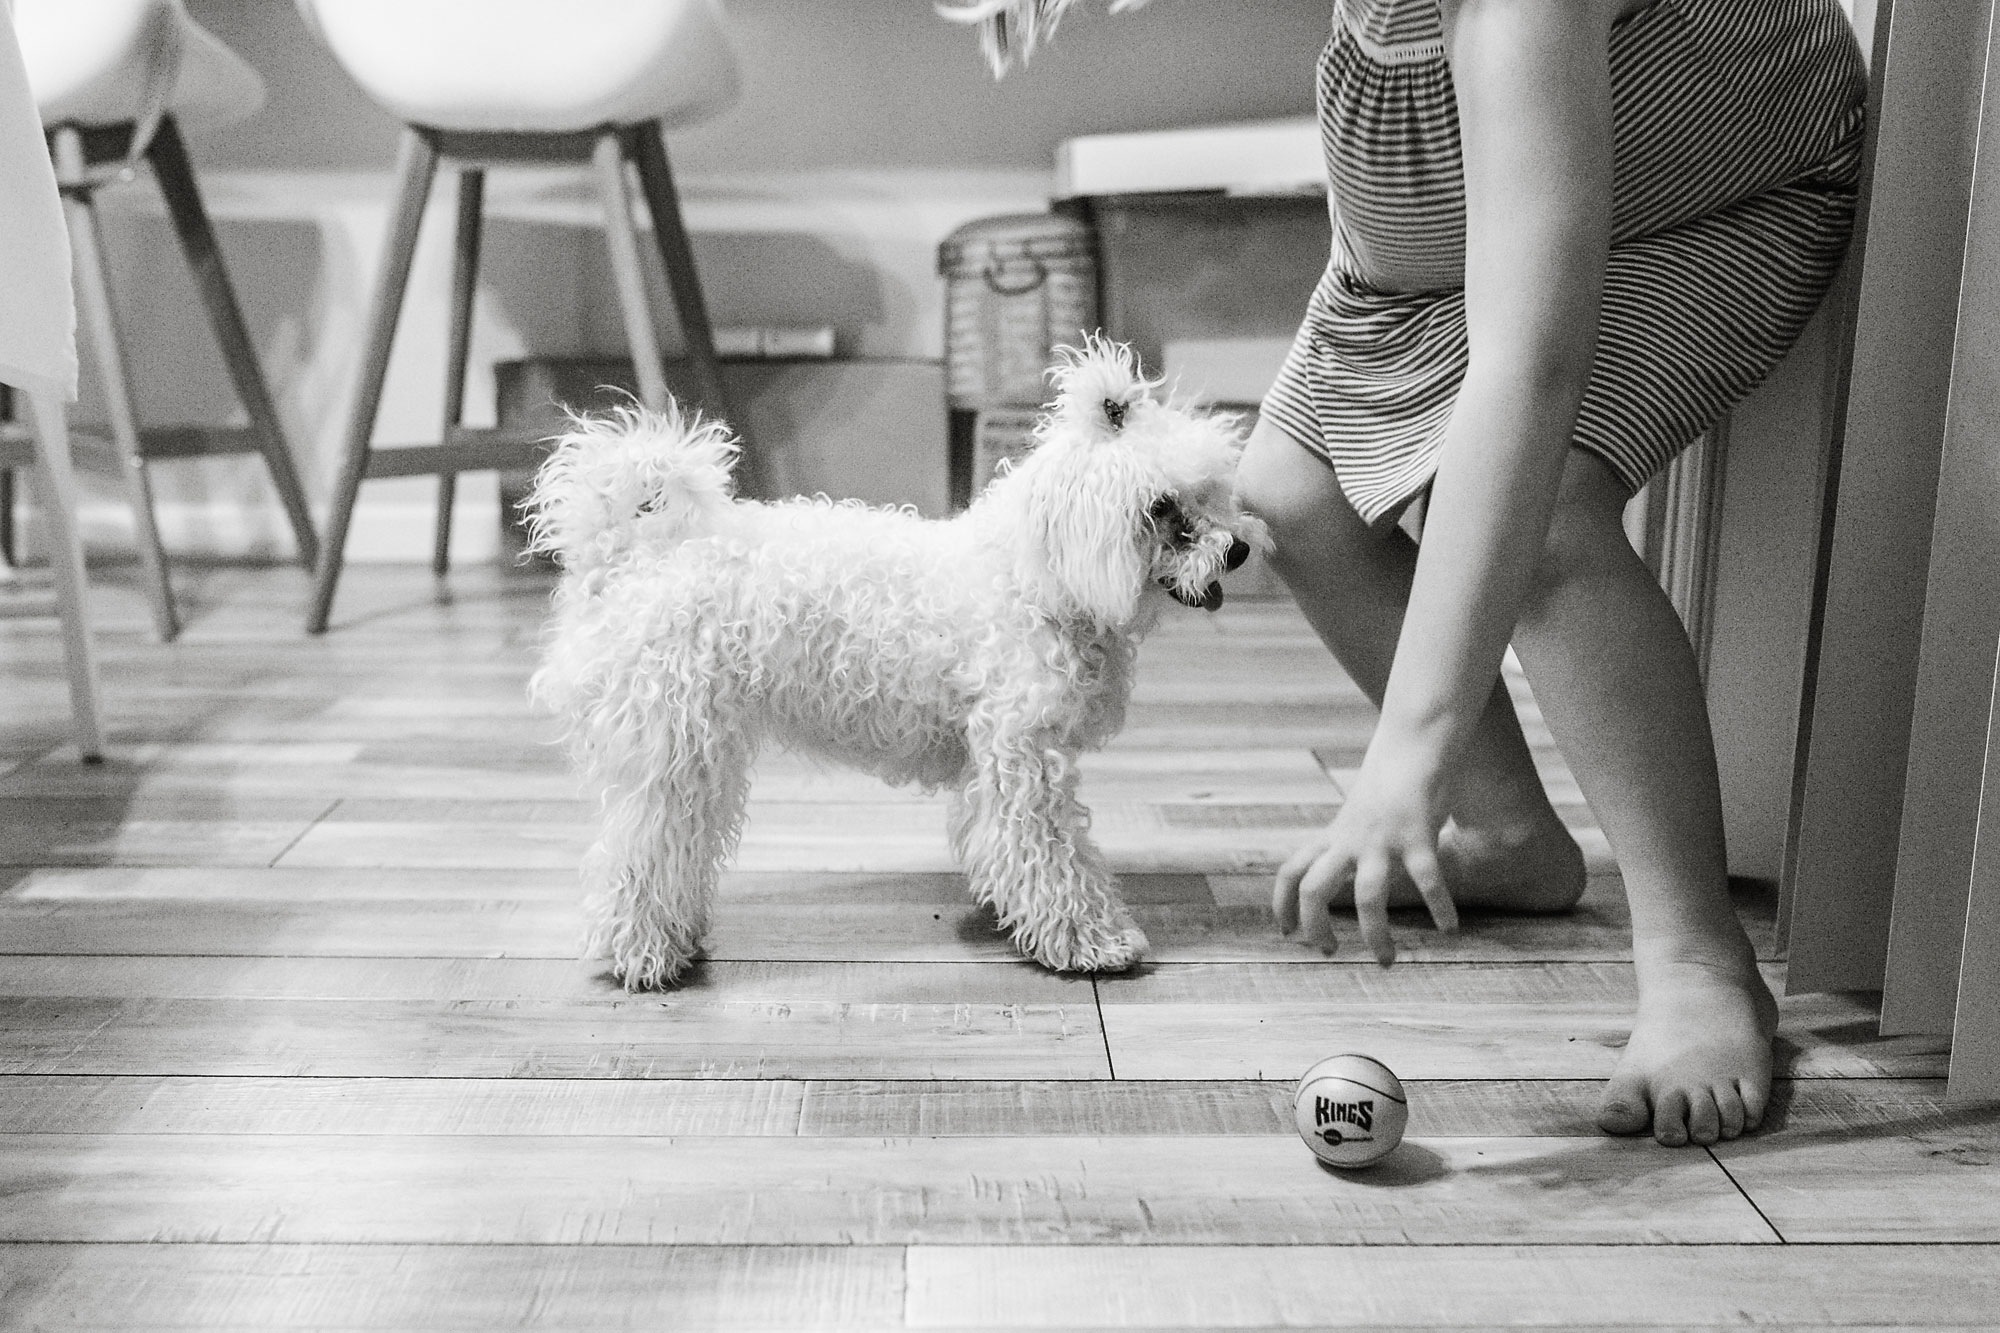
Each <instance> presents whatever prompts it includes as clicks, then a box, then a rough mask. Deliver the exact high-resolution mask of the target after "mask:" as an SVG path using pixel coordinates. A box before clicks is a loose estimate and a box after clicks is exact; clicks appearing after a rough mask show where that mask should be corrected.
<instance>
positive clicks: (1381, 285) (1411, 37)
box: [1263, 0, 1866, 523]
mask: <svg viewBox="0 0 2000 1333" xmlns="http://www.w3.org/2000/svg"><path fill="white" fill-rule="evenodd" d="M1337 3H1338V9H1337V12H1336V16H1335V20H1334V31H1333V36H1332V38H1331V40H1329V41H1328V42H1327V45H1326V48H1325V50H1324V51H1323V52H1322V53H1321V56H1320V61H1319V77H1318V102H1319V118H1320V128H1321V135H1322V139H1323V141H1324V145H1325V151H1326V163H1327V173H1328V183H1329V187H1330V191H1331V204H1332V207H1333V210H1334V243H1333V254H1332V257H1331V260H1330V262H1329V263H1328V265H1327V270H1326V276H1325V277H1324V278H1323V279H1321V281H1320V284H1319V286H1318V288H1317V290H1316V291H1315V292H1314V293H1313V298H1312V302H1311V304H1310V306H1309V307H1308V310H1307V314H1306V319H1305V322H1304V324H1303V325H1302V326H1301V328H1300V330H1299V334H1298V337H1297V339H1296V340H1295V341H1294V343H1293V345H1292V350H1291V354H1290V356H1289V357H1288V358H1287V360H1286V362H1285V367H1284V369H1283V371H1282V372H1281V373H1280V374H1279V377H1278V380H1277V382H1276V383H1275V384H1274V385H1273V386H1272V388H1271V391H1270V393H1269V394H1268V395H1267V396H1266V397H1265V400H1264V406H1263V411H1264V415H1265V417H1266V418H1267V419H1269V420H1271V421H1273V422H1274V423H1275V424H1277V425H1278V426H1280V427H1281V428H1283V429H1284V430H1285V431H1286V432H1287V433H1288V434H1290V435H1292V436H1293V437H1294V438H1296V439H1297V440H1298V441H1299V442H1300V443H1301V444H1303V445H1305V446H1306V447H1307V448H1309V449H1312V450H1313V451H1315V452H1317V453H1319V454H1320V455H1321V456H1323V457H1324V458H1325V459H1326V460H1327V461H1328V462H1329V463H1330V464H1331V465H1332V466H1333V468H1334V470H1335V472H1336V473H1337V475H1338V476H1339V478H1340V483H1341V489H1342V490H1343V491H1344V492H1345V494H1346V495H1347V497H1348V499H1349V501H1350V502H1351V503H1352V504H1353V505H1354V508H1355V510H1356V512H1358V513H1359V514H1360V515H1361V516H1362V518H1363V519H1365V520H1367V521H1368V522H1371V523H1387V522H1390V521H1393V520H1394V518H1395V516H1396V515H1397V514H1398V513H1400V512H1401V510H1402V508H1403V506H1404V505H1405V504H1407V503H1408V502H1409V501H1410V500H1411V499H1412V498H1414V497H1415V496H1416V495H1417V494H1419V493H1420V492H1421V491H1422V490H1423V489H1424V487H1425V486H1427V485H1428V484H1429V482H1430V478H1431V475H1432V473H1433V472H1434V471H1435V470H1436V462H1437V453H1438V449H1439V447H1440V446H1441V444H1442V443H1443V436H1444V430H1445V426H1446V424H1447V422H1448V421H1449V419H1450V415H1451V408H1452V402H1453V399H1454V397H1455V395H1456V394H1457V392H1458V386H1459V382H1460V380H1461V379H1462V378H1463V376H1464V373H1465V366H1466V333H1465V299H1464V291H1463V284H1464V275H1465V186H1464V177H1463V172H1462V168H1461V164H1460V160H1459V146H1458V111H1457V104H1456V101H1455V99H1454V96H1453V91H1452V82H1451V71H1450V68H1449V66H1448V65H1447V63H1446V60H1445V58H1444V54H1443V42H1442V32H1441V29H1440V26H1439V20H1438V11H1437V3H1436V0H1337ZM1610 56H1611V75H1612V97H1613V115H1614V126H1615V129H1614V134H1615V140H1614V179H1613V207H1612V249H1611V261H1610V267H1609V270H1608V272H1607V274H1606V283H1605V293H1604V307H1603V317H1602V323H1601V327H1600V332H1599V336H1598V348H1597V361H1596V365H1595V368H1594V370H1593V373H1592V377H1591V382H1590V385H1589V387H1588V389H1587V390H1586V392H1585V395H1584V400H1583V404H1582V408H1581V410H1580V412H1579V415H1578V420H1577V430H1576V438H1575V443H1576V445H1577V446H1578V447H1580V448H1583V449H1587V450H1589V451H1590V452H1591V453H1593V454H1596V455H1597V456H1598V457H1600V458H1601V459H1603V460H1604V462H1605V463H1607V464H1608V465H1609V466H1610V467H1611V469H1612V470H1613V472H1614V473H1616V475H1617V476H1618V477H1619V479H1620V480H1621V481H1623V482H1624V483H1625V484H1626V485H1627V486H1628V487H1630V488H1632V489H1633V490H1637V489H1638V488H1639V487H1640V486H1642V485H1644V484H1645V482H1646V481H1647V479H1648V478H1650V477H1651V476H1653V475H1654V474H1655V473H1656V472H1658V471H1659V470H1660V469H1661V468H1663V467H1665V466H1666V465H1667V463H1668V462H1669V461H1671V460H1672V458H1673V456H1674V455H1675V454H1677V453H1679V452H1680V451H1681V450H1682V449H1683V448H1685V447H1686V446H1687V445H1688V444H1689V443H1690V442H1691V441H1693V440H1694V439H1695V438H1696V437H1697V436H1699V435H1700V434H1701V433H1702V431H1704V430H1706V429H1707V428H1708V426H1709V425H1710V424H1711V423H1713V422H1714V421H1715V419H1716V418H1717V417H1718V416H1720V415H1721V414H1722V413H1723V412H1724V411H1725V410H1727V409H1728V408H1729V407H1730V406H1731V405H1732V404H1734V403H1735V402H1736V401H1738V400H1739V399H1740V398H1742V396H1743V395H1744V394H1746V393H1748V392H1749V391H1750V389H1751V388H1753V387H1754V386H1755V385H1756V384H1757V382H1758V381H1760V380H1761V379H1763V378H1764V376H1765V375H1767V374H1768V373H1769V372H1770V370H1771V368H1772V367H1773V366H1774V365H1776V364H1777V362H1778V359H1779V358H1780V357H1781V356H1783V355H1784V353H1785V351H1786V349H1787V348H1789V347H1790V346H1791V344H1792V342H1793V341H1794V340H1795V339H1796V338H1797V337H1798V334H1799V331H1800V330H1801V329H1802V328H1803V327H1804V325H1805V323H1806V320H1807V319H1808V318H1809V317H1810V316H1811V314H1812V312H1813V310H1814V309H1815V308H1816V307H1817V306H1818V304H1819V301H1820V298H1821V296H1822V295H1824V293H1825V291H1826V288H1827V286H1828V284H1829V283H1830V282H1831V281H1832V278H1833V275H1834V272H1835V270H1836V269H1837V268H1838V267H1839V264H1840V260H1841V256H1842V254H1843V253H1844V252H1845V250H1846V246H1847V238H1848V233H1849V231H1850V230H1851V228H1852V225H1853V217H1854V199H1855V188H1856V181H1857V177H1858V174H1859V166H1860V150H1861V131H1862V99H1863V96H1864V93H1865V87H1866V74H1865V71H1864V69H1863V66H1862V63H1861V56H1860V52H1859V50H1858V49H1857V48H1856V46H1855V43H1854V36H1853V32H1852V30H1851V29H1850V28H1849V26H1848V23H1847V19H1846V17H1845V16H1844V15H1843V14H1842V13H1841V11H1840V8H1839V6H1838V5H1837V4H1836V3H1835V0H1653V3H1652V4H1651V5H1649V6H1647V7H1646V8H1645V9H1643V10H1640V11H1639V12H1638V13H1636V14H1634V15H1632V16H1631V17H1630V18H1628V19H1626V20H1624V21H1623V22H1621V23H1620V24H1619V25H1618V26H1617V27H1616V28H1615V29H1614V30H1613V33H1612V40H1611V52H1610Z"/></svg>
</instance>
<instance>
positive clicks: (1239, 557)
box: [1222, 537, 1250, 569]
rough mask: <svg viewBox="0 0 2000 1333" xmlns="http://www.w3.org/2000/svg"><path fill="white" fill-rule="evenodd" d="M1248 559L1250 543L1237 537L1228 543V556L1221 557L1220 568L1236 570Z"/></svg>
mask: <svg viewBox="0 0 2000 1333" xmlns="http://www.w3.org/2000/svg"><path fill="white" fill-rule="evenodd" d="M1249 558H1250V543H1249V542H1246V541H1244V540H1243V539H1242V538H1241V537H1238V538H1236V539H1235V540H1234V541H1232V542H1230V543H1229V554H1228V555H1227V556H1224V557H1223V561H1222V567H1223V568H1224V569H1238V568H1241V567H1242V564H1243V562H1244V561H1245V560H1248V559H1249Z"/></svg>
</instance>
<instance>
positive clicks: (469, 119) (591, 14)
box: [298, 0, 737, 133]
mask: <svg viewBox="0 0 2000 1333" xmlns="http://www.w3.org/2000/svg"><path fill="white" fill-rule="evenodd" d="M298 6H299V11H300V12H301V13H302V14H304V15H305V18H306V21H307V22H308V23H310V24H311V25H312V26H313V28H314V29H315V30H316V31H317V32H318V33H319V35H320V38H321V40H322V41H324V42H325V43H326V45H327V47H328V49H330V50H331V51H332V52H333V55H334V58H335V59H337V60H338V61H339V62H340V63H341V65H342V66H344V67H345V68H346V70H347V72H348V74H349V75H351V76H352V77H353V79H354V81H355V82H356V83H358V84H360V85H361V88H362V90H363V91H364V92H366V93H367V94H368V95H369V96H370V97H372V98H374V99H375V100H376V101H377V102H380V103H381V104H382V105H383V106H385V107H387V108H388V109H389V110H390V111H393V112H394V113H395V114H396V115H397V116H399V117H401V118H402V119H403V120H404V121H406V122H408V123H410V124H413V125H422V126H426V127H429V128H431V129H439V130H461V131H465V130H470V131H509V132H525V133H567V132H572V131H577V130H587V129H591V128H594V127H596V126H600V125H632V124H639V123H642V122H645V121H650V120H657V121H660V122H662V124H664V125H665V126H667V127H668V128H672V127H674V126H677V125H688V124H692V123H694V122H696V121H700V120H705V119H707V118H708V117H710V116H712V115H714V114H715V113H716V112H718V111H721V110H723V109H724V108H725V107H727V106H728V105H729V104H730V103H731V102H733V101H734V100H735V98H736V93H737V67H736V58H735V55H734V53H733V52H732V51H731V50H730V48H729V42H728V38H727V36H726V35H725V32H724V29H723V20H722V14H721V11H720V9H719V8H718V6H717V4H716V0H298Z"/></svg>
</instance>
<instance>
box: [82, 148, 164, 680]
mask: <svg viewBox="0 0 2000 1333" xmlns="http://www.w3.org/2000/svg"><path fill="white" fill-rule="evenodd" d="M56 166H57V170H58V171H59V172H61V173H62V174H63V175H64V176H65V177H66V178H67V179H70V180H75V179H78V178H80V177H81V175H82V174H83V170H84V164H83V140H82V137H81V136H80V135H79V134H78V133H77V132H76V130H75V129H73V128H64V129H60V130H57V131H56ZM62 202H63V218H64V220H65V221H66V222H67V223H68V224H69V244H70V250H71V252H72V254H73V256H74V264H73V273H74V277H75V280H76V295H77V307H78V310H77V313H78V314H79V315H80V316H82V322H83V324H84V325H85V326H86V327H87V328H88V329H89V331H90V349H91V351H92V352H93V353H94V354H95V358H96V361H97V374H98V378H99V379H101V380H102V381H103V382H104V385H103V387H104V409H105V414H106V415H107V416H109V417H110V418H111V442H112V444H113V445H114V446H115V447H116V449H117V451H118V465H119V468H118V470H119V471H120V472H121V473H122V474H123V480H124V483H125V495H126V499H127V501H128V502H129V503H130V505H131V507H132V526H133V532H134V535H135V537H136V539H137V541H136V545H137V546H138V548H139V569H140V575H141V578H142V579H143V581H144V582H145V584H146V592H147V595H148V599H149V601H150V603H151V606H152V611H153V628H154V630H155V631H156V632H157V633H158V634H159V636H160V641H161V642H162V643H171V642H172V641H173V639H174V636H175V635H177V634H179V633H180V629H181V627H180V620H179V617H177V616H176V615H175V614H174V593H173V588H172V586H171V585H170V584H169V583H168V582H167V558H166V552H165V551H164V550H163V549H162V548H161V545H160V529H159V523H158V520H157V519H156V518H155V517H154V513H153V483H152V479H151V478H150V477H149V476H147V475H146V460H145V456H144V454H143V453H142V452H141V448H140V443H139V424H138V422H137V420H136V419H135V417H134V413H133V411H132V390H131V381H130V380H128V379H127V378H126V376H125V356H124V351H123V349H122V348H121V347H120V345H119V339H118V320H117V317H116V315H115V314H114V312H113V311H112V308H111V275H110V273H109V271H108V270H107V268H106V266H105V262H104V241H103V237H102V236H101V235H100V234H99V232H98V229H97V208H96V204H95V201H94V199H93V197H92V196H91V195H90V194H89V193H88V192H87V191H84V190H76V189H72V190H66V191H64V193H63V197H62Z"/></svg>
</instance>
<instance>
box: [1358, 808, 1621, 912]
mask: <svg viewBox="0 0 2000 1333" xmlns="http://www.w3.org/2000/svg"><path fill="white" fill-rule="evenodd" d="M1438 866H1439V868H1440V869H1442V870H1443V871H1444V882H1445V886H1446V887H1447V888H1449V889H1450V890H1451V897H1452V901H1453V902H1455V903H1457V904H1458V905H1459V906H1460V907H1483V908H1486V909H1488V910H1491V911H1499V912H1531V913H1546V912H1567V911H1568V910H1569V909H1570V908H1572V907H1574V906H1576V901H1577V899H1579V898H1581V897H1582V896H1583V890H1584V881H1585V874H1586V872H1585V869H1584V864H1583V848H1581V847H1579V846H1577V842H1576V839H1575V838H1574V837H1572V836H1570V831H1569V829H1568V828H1566V827H1564V825H1563V822H1562V820H1561V819H1560V818H1558V817H1557V815H1556V812H1555V811H1554V810H1551V809H1549V808H1548V807H1546V806H1544V807H1543V809H1542V812H1541V814H1539V815H1537V816H1534V817H1532V818H1531V819H1529V820H1528V821H1527V822H1525V823H1524V824H1522V825H1520V826H1518V827H1509V828H1505V829H1500V828H1490V829H1489V828H1478V829H1469V828H1466V827H1464V826H1462V825H1461V824H1459V822H1458V821H1457V820H1455V819H1454V820H1448V821H1446V823H1445V826H1444V830H1443V831H1442V832H1441V833H1439V834H1438ZM1353 892H1354V890H1353V887H1352V886H1351V885H1349V886H1346V887H1343V888H1342V889H1340V890H1339V891H1338V892H1337V893H1336V894H1335V895H1334V899H1333V901H1334V902H1335V903H1338V904H1343V905H1344V904H1346V903H1348V902H1351V901H1352V900H1353ZM1343 895H1344V896H1343ZM1389 905H1390V906H1391V907H1422V906H1423V905H1424V900H1423V896H1422V895H1421V894H1419V893H1418V892H1417V886H1416V884H1415V883H1414V882H1413V881H1411V880H1410V878H1409V877H1408V876H1407V875H1398V876H1397V877H1396V878H1395V879H1394V880H1393V881H1392V882H1391V883H1390V885H1389Z"/></svg>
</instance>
